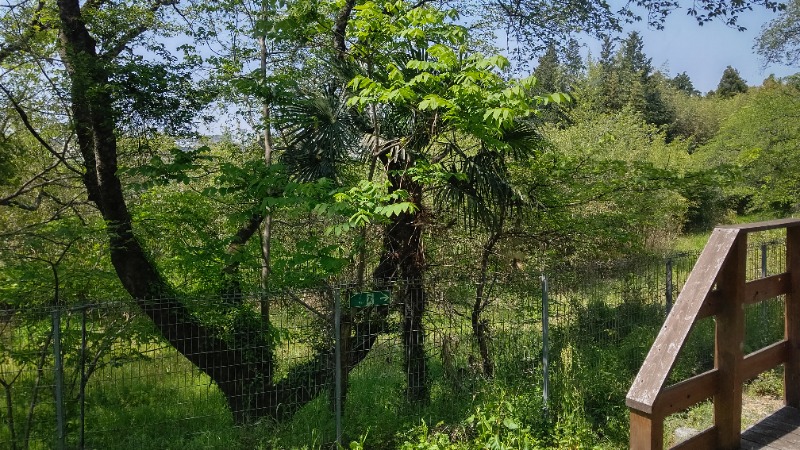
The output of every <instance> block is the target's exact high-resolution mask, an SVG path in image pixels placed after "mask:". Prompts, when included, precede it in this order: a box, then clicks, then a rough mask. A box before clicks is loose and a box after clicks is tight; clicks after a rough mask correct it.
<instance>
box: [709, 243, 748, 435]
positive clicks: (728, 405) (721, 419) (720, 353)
mask: <svg viewBox="0 0 800 450" xmlns="http://www.w3.org/2000/svg"><path fill="white" fill-rule="evenodd" d="M746 270H747V234H746V233H739V235H738V236H737V238H736V242H735V243H734V245H733V247H732V248H731V251H730V253H728V258H727V259H726V261H725V265H724V267H723V269H722V272H721V273H720V275H719V278H718V279H717V283H718V286H719V289H720V291H721V294H722V299H723V302H724V304H723V306H722V308H721V311H720V312H719V314H718V315H717V326H716V336H715V349H716V352H715V358H714V365H715V367H716V368H717V369H718V370H719V389H718V391H717V392H718V393H717V395H715V396H714V422H715V423H716V427H717V445H716V448H718V449H738V448H739V446H740V444H741V427H742V382H743V381H744V380H742V379H741V378H742V362H743V359H744V355H743V352H742V345H743V343H744V288H745V282H746Z"/></svg>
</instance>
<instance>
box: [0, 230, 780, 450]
mask: <svg viewBox="0 0 800 450" xmlns="http://www.w3.org/2000/svg"><path fill="white" fill-rule="evenodd" d="M784 254H785V247H784V244H783V243H782V242H769V243H766V244H757V245H755V246H753V247H752V248H751V251H750V258H749V260H748V267H749V277H750V278H751V279H754V278H758V277H763V276H768V275H771V274H776V273H780V272H782V271H784V270H785V259H784ZM697 256H698V254H695V253H684V254H679V255H672V256H670V257H668V258H649V259H635V260H628V261H622V262H618V263H615V264H613V265H608V266H595V267H588V268H587V267H584V268H580V269H572V270H561V271H558V272H552V273H547V274H525V273H522V272H515V273H513V274H511V275H506V276H504V277H493V278H492V277H489V278H486V279H483V281H481V280H474V279H466V280H464V279H457V277H455V276H454V277H452V278H451V279H443V278H438V279H435V280H433V279H431V280H428V281H426V282H424V283H421V282H418V281H416V282H394V283H392V284H389V285H383V286H380V287H378V288H375V290H364V289H356V288H355V287H354V286H352V285H347V284H342V285H335V286H324V287H321V288H319V289H305V290H299V291H291V292H290V291H284V292H273V293H270V294H269V295H268V296H265V295H253V296H238V297H235V298H217V297H211V296H210V297H204V298H180V299H176V298H164V299H150V300H147V301H139V302H138V303H137V302H98V303H92V304H85V305H74V306H69V307H68V306H59V307H47V308H28V309H25V308H17V309H5V310H2V311H0V358H1V359H0V387H2V390H3V393H4V399H5V400H4V402H3V403H2V406H0V416H1V417H2V419H3V426H2V428H0V447H3V448H12V449H22V448H109V449H113V448H223V447H224V448H231V447H234V448H235V447H236V445H234V444H232V443H233V442H236V443H239V444H237V445H240V447H241V448H255V447H259V446H260V447H263V448H283V447H287V448H288V447H300V446H303V445H307V446H309V447H315V446H325V445H329V444H332V443H335V442H345V441H347V440H349V439H358V438H359V436H363V435H364V434H365V433H367V432H369V433H372V434H373V436H374V437H376V438H377V439H385V440H386V442H391V441H392V439H396V437H395V436H394V433H395V432H396V430H397V427H396V424H397V422H404V423H410V424H413V423H414V422H415V421H416V422H418V421H419V419H425V420H426V421H428V422H429V423H435V422H436V421H440V420H441V421H445V422H446V421H448V420H457V418H458V417H460V416H459V414H460V413H463V411H461V410H460V409H463V408H469V407H472V406H473V403H474V401H475V392H476V391H477V390H479V389H481V388H482V387H485V386H486V385H487V384H491V383H501V384H503V385H504V386H517V387H521V389H525V390H527V391H528V392H529V393H531V397H532V398H538V399H540V400H539V401H540V403H537V405H538V407H539V408H540V409H541V410H542V411H543V413H544V411H547V413H548V414H549V415H550V416H551V417H553V416H557V415H558V414H559V411H560V410H563V409H564V408H565V407H566V406H565V405H573V406H575V405H577V407H578V408H579V409H580V410H581V411H582V413H583V414H585V415H586V417H587V418H588V420H590V421H591V422H592V423H594V424H596V426H597V427H600V428H602V427H604V426H612V424H609V423H608V421H609V417H610V416H613V414H610V413H609V409H610V408H611V409H618V410H624V408H625V407H624V396H625V393H626V392H627V389H628V387H629V386H630V383H631V380H632V379H633V377H634V376H635V374H636V372H637V371H638V368H639V366H640V365H641V362H642V360H643V358H644V356H645V354H646V353H647V351H648V349H649V346H650V344H651V342H652V341H653V339H654V337H655V335H656V333H657V332H658V330H659V329H660V327H661V325H662V323H663V321H664V318H665V317H666V314H667V312H668V310H669V308H670V307H671V305H672V304H673V303H674V301H675V300H676V299H677V297H678V295H679V293H680V290H681V287H682V285H683V283H684V282H685V280H686V277H687V275H688V273H689V272H690V270H691V267H692V266H693V264H694V261H695V260H696V259H697ZM423 313H424V314H423ZM747 324H748V328H747V341H746V347H747V349H746V350H747V351H752V350H755V349H757V348H759V346H762V345H764V344H765V343H769V342H772V341H774V340H777V339H779V338H780V337H781V336H782V333H783V307H782V299H780V298H778V299H775V300H771V301H770V302H767V303H763V304H760V305H755V306H753V307H750V308H749V309H748V311H747ZM710 336H713V323H711V322H709V323H701V324H699V325H698V326H697V327H696V329H695V330H694V332H693V337H692V339H691V340H690V342H689V343H688V344H687V346H686V349H685V352H684V355H682V357H681V358H682V359H681V360H679V364H678V367H677V368H676V369H675V373H673V376H676V377H678V378H685V377H686V375H687V374H696V373H700V372H701V371H703V370H706V369H708V368H710V365H712V364H713V338H710ZM392 424H394V425H395V426H394V428H393V427H392V426H391V425H392ZM615 426H616V427H617V428H620V427H619V424H616V425H615ZM623 428H626V427H623ZM368 430H369V431H368ZM381 433H385V436H382V435H381Z"/></svg>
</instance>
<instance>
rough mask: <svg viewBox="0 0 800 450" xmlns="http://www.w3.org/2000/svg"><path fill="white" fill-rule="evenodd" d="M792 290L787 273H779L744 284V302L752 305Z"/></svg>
mask: <svg viewBox="0 0 800 450" xmlns="http://www.w3.org/2000/svg"><path fill="white" fill-rule="evenodd" d="M791 291H792V285H791V283H790V277H789V274H788V273H780V274H777V275H772V276H770V277H766V278H759V279H757V280H753V281H750V282H748V283H747V285H745V291H744V292H745V293H744V302H745V304H746V305H752V304H753V303H758V302H761V301H764V300H769V299H771V298H775V297H777V296H779V295H783V294H788V293H789V292H791Z"/></svg>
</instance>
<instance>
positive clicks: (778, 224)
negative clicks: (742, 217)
mask: <svg viewBox="0 0 800 450" xmlns="http://www.w3.org/2000/svg"><path fill="white" fill-rule="evenodd" d="M795 227H800V219H777V220H767V221H764V222H753V223H745V224H739V225H724V226H721V227H718V228H723V229H728V230H742V231H744V232H745V233H755V232H757V231H767V230H776V229H778V228H786V229H790V228H795Z"/></svg>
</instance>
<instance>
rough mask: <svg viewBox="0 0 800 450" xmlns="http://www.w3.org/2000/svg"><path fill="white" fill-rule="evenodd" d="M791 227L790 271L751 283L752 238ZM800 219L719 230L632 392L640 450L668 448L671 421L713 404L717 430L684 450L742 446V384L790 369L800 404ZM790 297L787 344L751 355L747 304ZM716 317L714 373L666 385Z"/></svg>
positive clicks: (633, 428) (790, 399)
mask: <svg viewBox="0 0 800 450" xmlns="http://www.w3.org/2000/svg"><path fill="white" fill-rule="evenodd" d="M779 228H786V255H787V258H786V266H787V267H786V272H785V273H781V274H778V275H773V276H770V277H766V278H762V279H759V280H755V281H750V282H747V281H746V277H745V272H746V268H747V267H746V262H747V235H748V234H749V233H752V232H757V231H766V230H771V229H779ZM792 292H798V293H800V220H798V219H782V220H774V221H769V222H759V223H753V224H746V225H735V226H725V227H718V228H716V229H714V232H713V233H712V234H711V238H710V239H709V241H708V243H707V244H706V246H705V248H704V249H703V252H702V253H701V254H700V258H699V259H698V260H697V263H696V264H695V266H694V269H692V272H691V274H690V275H689V278H688V279H687V280H686V284H685V285H684V287H683V290H682V291H681V293H680V295H679V296H678V299H677V301H676V302H675V306H674V307H673V309H672V311H671V312H670V314H669V316H668V317H667V320H666V321H665V322H664V326H663V327H662V328H661V331H660V332H659V334H658V336H657V337H656V339H655V342H654V343H653V346H652V347H651V348H650V351H649V352H648V354H647V357H646V358H645V360H644V363H643V364H642V367H641V369H640V370H639V373H638V375H637V376H636V379H635V380H634V382H633V385H632V386H631V388H630V390H629V391H628V395H627V399H626V404H627V406H628V408H629V409H630V412H631V423H630V433H631V434H630V446H631V448H632V449H637V450H638V449H661V448H663V434H664V419H665V418H666V417H667V416H668V415H670V414H673V413H675V412H678V411H681V410H684V409H686V408H688V407H690V406H693V405H695V404H697V403H699V402H701V401H703V400H706V399H708V398H712V397H713V399H714V420H715V423H714V426H713V427H711V428H709V429H707V430H705V431H703V432H701V433H700V434H698V435H697V436H695V437H693V438H692V439H690V440H689V441H686V442H684V443H681V444H680V445H679V446H678V447H676V448H738V446H739V442H740V429H741V408H742V384H743V383H744V382H745V381H747V380H748V379H750V378H752V377H754V376H756V375H758V374H760V373H762V372H764V371H766V370H769V369H771V368H773V367H776V366H777V365H779V364H785V380H784V392H785V401H786V404H787V405H790V406H795V407H798V406H800V295H794V296H793V295H791V294H792ZM784 294H786V302H785V305H786V307H785V322H786V324H785V329H786V332H785V336H784V339H783V340H781V341H779V342H776V343H774V344H772V345H770V346H768V347H766V348H764V349H761V350H759V351H756V352H753V353H751V354H749V355H747V356H745V355H744V354H743V351H742V348H743V344H744V306H745V305H749V304H753V303H758V302H761V301H764V300H767V299H770V298H775V297H777V296H780V295H784ZM710 316H714V317H715V318H716V333H715V355H714V369H713V370H710V371H708V372H705V373H702V374H700V375H697V376H695V377H692V378H689V379H688V380H684V381H681V382H679V383H676V384H674V385H672V386H667V385H666V382H667V379H668V377H669V374H670V372H671V371H672V369H673V367H674V366H675V362H676V360H677V357H678V354H679V353H680V351H681V349H682V348H683V346H684V344H685V343H686V340H687V338H688V337H689V333H690V332H691V330H692V327H693V326H694V324H695V323H697V321H698V320H700V319H702V318H704V317H710Z"/></svg>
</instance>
